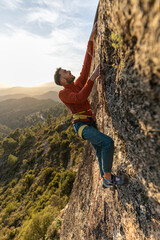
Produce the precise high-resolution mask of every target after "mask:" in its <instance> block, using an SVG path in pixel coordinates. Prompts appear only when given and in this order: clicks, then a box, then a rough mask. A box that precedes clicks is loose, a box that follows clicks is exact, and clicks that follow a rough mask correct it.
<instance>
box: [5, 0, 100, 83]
mask: <svg viewBox="0 0 160 240" xmlns="http://www.w3.org/2000/svg"><path fill="white" fill-rule="evenodd" d="M98 2H99V1H98V0H1V1H0V87H6V86H37V85H41V84H44V83H46V82H51V81H53V75H54V72H55V70H56V68H57V67H62V68H65V69H69V70H71V71H72V73H73V74H74V75H75V76H76V77H78V74H79V73H80V71H81V67H82V63H83V59H84V55H85V50H86V47H87V42H88V39H89V36H90V33H91V30H92V26H93V21H94V17H95V14H96V9H97V6H98Z"/></svg>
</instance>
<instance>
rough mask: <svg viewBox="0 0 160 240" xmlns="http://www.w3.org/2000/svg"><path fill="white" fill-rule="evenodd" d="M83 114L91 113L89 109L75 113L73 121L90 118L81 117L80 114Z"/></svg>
mask: <svg viewBox="0 0 160 240" xmlns="http://www.w3.org/2000/svg"><path fill="white" fill-rule="evenodd" d="M85 112H91V109H88V110H85V111H82V112H77V113H74V114H73V120H81V119H87V118H92V116H90V115H82V113H85Z"/></svg>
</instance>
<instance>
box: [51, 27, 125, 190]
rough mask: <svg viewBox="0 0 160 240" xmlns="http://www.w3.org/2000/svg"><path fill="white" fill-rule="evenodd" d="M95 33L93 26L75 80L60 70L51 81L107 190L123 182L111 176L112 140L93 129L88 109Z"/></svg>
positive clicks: (98, 71)
mask: <svg viewBox="0 0 160 240" xmlns="http://www.w3.org/2000/svg"><path fill="white" fill-rule="evenodd" d="M96 31H97V23H95V24H94V25H93V29H92V32H91V35H90V38H89V41H88V45H87V50H86V54H85V58H84V62H83V66H82V71H81V73H80V76H79V77H78V78H77V79H76V81H75V82H74V80H75V76H73V75H72V73H71V71H69V70H65V69H62V68H58V69H57V70H56V72H55V74H54V80H55V83H56V84H57V85H60V86H63V90H61V91H60V92H59V98H60V100H61V101H62V102H63V103H64V104H65V105H66V106H67V108H69V110H70V111H71V113H72V115H73V126H74V129H75V131H76V133H77V134H78V135H79V136H81V137H82V138H83V139H85V140H88V141H89V142H90V143H91V144H92V145H93V147H94V149H95V151H96V155H97V158H98V163H99V169H100V174H101V177H102V178H103V184H102V186H103V187H104V188H107V187H110V186H113V185H121V184H123V183H124V180H123V178H122V177H118V176H116V175H114V174H112V173H111V170H112V163H113V152H114V142H113V140H112V138H110V137H109V136H107V135H105V134H103V133H101V132H100V131H98V130H97V128H96V127H95V126H94V121H93V118H92V111H91V106H90V103H89V101H88V97H89V95H90V93H91V90H92V87H93V85H94V82H95V80H96V78H97V77H98V76H99V73H100V66H99V65H98V66H97V67H96V68H95V70H94V72H93V73H92V75H91V76H90V77H89V73H90V67H91V62H92V57H93V52H94V38H95V35H96Z"/></svg>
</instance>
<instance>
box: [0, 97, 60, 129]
mask: <svg viewBox="0 0 160 240" xmlns="http://www.w3.org/2000/svg"><path fill="white" fill-rule="evenodd" d="M57 104H58V103H57V102H55V101H53V100H51V99H47V100H46V99H44V100H39V99H35V98H31V97H25V98H22V99H9V100H5V101H2V102H0V124H2V125H6V126H7V127H9V128H11V129H15V128H17V127H19V128H24V127H26V126H28V122H30V121H31V122H32V121H33V118H34V121H33V123H34V122H37V121H38V120H40V117H41V116H40V114H39V115H38V114H36V113H40V112H41V111H45V110H47V109H49V108H52V107H55V106H56V105H57ZM31 122H30V123H29V125H31Z"/></svg>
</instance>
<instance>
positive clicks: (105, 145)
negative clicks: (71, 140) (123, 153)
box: [73, 122, 114, 177]
mask: <svg viewBox="0 0 160 240" xmlns="http://www.w3.org/2000/svg"><path fill="white" fill-rule="evenodd" d="M84 124H86V125H88V127H85V128H84V130H83V132H82V137H83V139H85V140H88V141H89V142H90V143H91V144H92V145H93V147H94V149H95V151H96V155H97V158H98V163H99V169H100V174H101V177H103V175H104V172H108V173H110V172H111V169H112V163H113V153H114V141H113V140H112V138H110V137H109V136H107V135H105V134H103V133H101V132H99V131H98V130H97V129H96V128H95V127H93V126H92V123H90V122H77V123H74V124H73V126H74V129H75V131H76V133H78V129H79V128H80V127H81V126H82V125H84Z"/></svg>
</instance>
